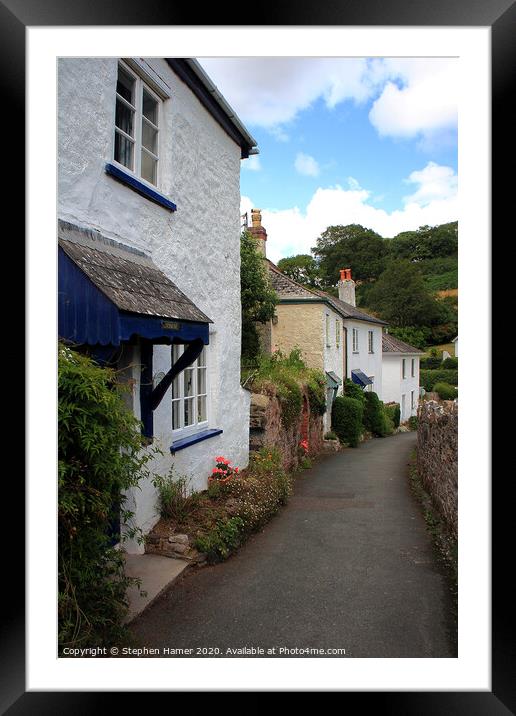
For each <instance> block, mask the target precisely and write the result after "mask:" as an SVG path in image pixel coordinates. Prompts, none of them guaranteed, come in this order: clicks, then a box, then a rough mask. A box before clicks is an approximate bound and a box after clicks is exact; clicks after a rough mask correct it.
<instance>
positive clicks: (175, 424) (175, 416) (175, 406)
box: [172, 400, 181, 430]
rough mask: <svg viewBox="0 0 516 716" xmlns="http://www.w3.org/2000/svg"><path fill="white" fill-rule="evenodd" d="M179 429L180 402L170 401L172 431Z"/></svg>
mask: <svg viewBox="0 0 516 716" xmlns="http://www.w3.org/2000/svg"><path fill="white" fill-rule="evenodd" d="M180 427H181V401H180V400H173V401H172V430H177V429H178V428H180Z"/></svg>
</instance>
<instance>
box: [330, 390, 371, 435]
mask: <svg viewBox="0 0 516 716" xmlns="http://www.w3.org/2000/svg"><path fill="white" fill-rule="evenodd" d="M363 414H364V404H363V402H362V401H360V400H355V399H354V398H350V397H348V396H347V395H342V396H341V395H339V396H338V397H337V398H335V400H334V401H333V407H332V425H333V429H334V431H335V433H336V434H337V436H338V438H339V440H340V442H341V443H347V444H348V445H350V446H351V447H356V446H357V445H358V442H359V440H360V435H361V433H362V417H363Z"/></svg>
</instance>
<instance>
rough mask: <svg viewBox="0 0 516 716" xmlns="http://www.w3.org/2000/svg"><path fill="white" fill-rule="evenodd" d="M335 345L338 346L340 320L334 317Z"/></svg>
mask: <svg viewBox="0 0 516 716" xmlns="http://www.w3.org/2000/svg"><path fill="white" fill-rule="evenodd" d="M335 346H336V348H340V321H339V319H338V318H336V319H335Z"/></svg>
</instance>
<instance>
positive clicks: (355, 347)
mask: <svg viewBox="0 0 516 716" xmlns="http://www.w3.org/2000/svg"><path fill="white" fill-rule="evenodd" d="M352 336H353V353H359V344H358V328H353V333H352Z"/></svg>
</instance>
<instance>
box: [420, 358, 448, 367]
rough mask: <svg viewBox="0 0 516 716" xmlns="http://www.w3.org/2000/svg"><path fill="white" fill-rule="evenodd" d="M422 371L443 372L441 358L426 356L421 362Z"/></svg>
mask: <svg viewBox="0 0 516 716" xmlns="http://www.w3.org/2000/svg"><path fill="white" fill-rule="evenodd" d="M419 367H420V369H421V370H441V369H442V368H443V362H442V360H441V358H440V357H439V356H426V357H425V358H421V360H420V361H419Z"/></svg>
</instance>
